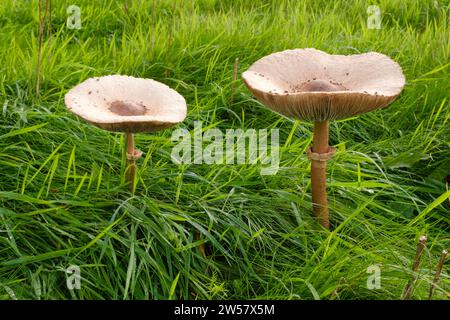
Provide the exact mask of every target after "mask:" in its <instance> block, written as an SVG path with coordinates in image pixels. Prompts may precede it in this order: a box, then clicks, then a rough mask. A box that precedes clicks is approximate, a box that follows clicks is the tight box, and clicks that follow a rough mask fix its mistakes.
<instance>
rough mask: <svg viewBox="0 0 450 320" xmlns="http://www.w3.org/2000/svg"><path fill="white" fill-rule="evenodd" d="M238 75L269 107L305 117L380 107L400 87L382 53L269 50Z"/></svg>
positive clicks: (398, 74)
mask: <svg viewBox="0 0 450 320" xmlns="http://www.w3.org/2000/svg"><path fill="white" fill-rule="evenodd" d="M242 78H243V79H244V82H245V84H246V85H247V87H248V88H249V90H250V91H251V92H252V93H253V94H254V95H255V97H256V98H257V99H258V100H259V101H261V102H262V103H263V104H265V105H267V106H268V107H270V108H271V109H273V110H274V111H276V112H279V113H281V114H283V115H286V116H290V117H294V118H297V119H302V120H310V121H325V120H336V119H344V118H348V117H352V116H354V115H357V114H360V113H364V112H368V111H372V110H374V109H378V108H383V107H386V106H387V105H389V104H390V103H391V102H392V101H394V100H395V98H396V97H397V96H398V95H399V94H400V92H401V91H402V89H403V86H404V85H405V76H404V75H403V73H402V69H401V68H400V66H399V65H398V64H397V63H396V62H394V61H392V60H391V59H390V58H389V57H387V56H385V55H383V54H380V53H376V52H369V53H364V54H356V55H348V56H345V55H332V54H328V53H326V52H323V51H320V50H316V49H294V50H286V51H281V52H276V53H273V54H270V55H268V56H265V57H263V58H261V59H260V60H258V61H256V62H255V63H254V64H253V65H251V66H250V68H249V69H248V70H247V71H245V72H244V73H243V74H242Z"/></svg>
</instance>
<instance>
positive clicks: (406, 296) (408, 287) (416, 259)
mask: <svg viewBox="0 0 450 320" xmlns="http://www.w3.org/2000/svg"><path fill="white" fill-rule="evenodd" d="M426 243H427V237H426V236H421V237H420V238H419V243H418V244H417V249H416V256H415V257H414V263H413V267H412V271H413V276H412V278H411V280H409V282H408V284H407V285H406V288H405V291H404V293H403V300H409V299H411V296H412V294H413V292H414V284H415V283H416V281H417V271H418V270H419V267H420V261H421V259H422V254H423V251H424V249H425V245H426Z"/></svg>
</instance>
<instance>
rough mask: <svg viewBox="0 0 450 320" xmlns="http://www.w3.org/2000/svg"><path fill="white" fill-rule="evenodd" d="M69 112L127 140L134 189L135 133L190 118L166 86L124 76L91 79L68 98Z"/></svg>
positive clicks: (128, 176) (129, 177) (178, 97)
mask: <svg viewBox="0 0 450 320" xmlns="http://www.w3.org/2000/svg"><path fill="white" fill-rule="evenodd" d="M65 103H66V106H67V108H68V109H69V110H70V111H71V112H73V113H74V114H76V115H77V116H79V117H81V118H82V119H84V120H86V121H87V122H89V123H92V124H93V125H95V126H97V127H99V128H102V129H105V130H108V131H113V132H124V133H125V137H126V155H127V174H126V179H127V181H128V182H129V183H130V186H131V190H133V188H134V181H135V175H136V160H137V159H139V158H140V157H141V156H142V152H141V151H139V150H137V149H135V147H134V136H133V134H134V133H137V132H153V131H159V130H163V129H166V128H168V127H171V126H173V125H175V124H177V123H179V122H181V121H183V120H184V118H185V117H186V101H185V100H184V98H183V97H182V96H181V95H180V94H179V93H178V92H176V91H175V90H173V89H171V88H169V87H168V86H166V85H165V84H162V83H160V82H157V81H154V80H151V79H143V78H134V77H129V76H122V75H112V76H104V77H99V78H90V79H87V80H86V81H84V82H82V83H80V84H78V85H77V86H75V87H74V88H72V89H71V90H70V91H69V92H68V93H67V94H66V95H65Z"/></svg>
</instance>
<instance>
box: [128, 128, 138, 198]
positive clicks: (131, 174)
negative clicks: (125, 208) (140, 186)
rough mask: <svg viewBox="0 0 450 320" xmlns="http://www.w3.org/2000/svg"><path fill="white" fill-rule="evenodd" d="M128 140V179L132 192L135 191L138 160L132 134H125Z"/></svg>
mask: <svg viewBox="0 0 450 320" xmlns="http://www.w3.org/2000/svg"><path fill="white" fill-rule="evenodd" d="M125 137H126V139H127V171H126V179H127V181H128V183H129V184H130V188H131V191H133V189H134V179H135V177H136V159H135V150H134V137H133V134H132V133H125Z"/></svg>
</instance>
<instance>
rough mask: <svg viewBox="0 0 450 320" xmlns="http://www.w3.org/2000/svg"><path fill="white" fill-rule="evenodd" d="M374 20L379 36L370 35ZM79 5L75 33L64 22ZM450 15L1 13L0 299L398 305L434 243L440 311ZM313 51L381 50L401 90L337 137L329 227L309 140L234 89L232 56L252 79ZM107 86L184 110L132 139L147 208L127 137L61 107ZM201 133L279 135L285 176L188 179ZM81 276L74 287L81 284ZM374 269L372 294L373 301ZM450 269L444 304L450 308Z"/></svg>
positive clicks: (201, 10) (16, 4)
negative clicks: (271, 59)
mask: <svg viewBox="0 0 450 320" xmlns="http://www.w3.org/2000/svg"><path fill="white" fill-rule="evenodd" d="M42 2H43V3H45V1H42ZM373 4H375V5H378V6H379V8H380V10H381V17H382V20H381V28H380V29H369V28H368V27H367V18H368V13H367V7H368V6H369V5H373ZM70 5H77V6H78V7H79V8H80V19H81V20H80V21H81V28H80V29H71V28H68V26H67V20H68V19H69V18H70V16H71V13H68V12H67V8H68V7H69V6H70ZM449 9H450V5H449V3H448V1H444V0H441V1H432V0H407V1H403V0H389V1H388V0H379V1H362V0H353V1H344V0H340V1H327V0H314V1H313V0H304V1H287V0H272V1H270V0H252V1H250V0H248V1H246V0H235V1H226V0H223V1H219V0H192V1H181V0H174V1H169V0H148V1H145V0H141V1H139V0H124V1H118V0H116V1H107V0H95V1H88V0H64V1H62V0H61V1H52V8H51V22H50V19H49V16H47V20H46V21H47V23H46V24H45V25H44V28H43V29H42V30H41V32H40V31H39V8H38V1H37V0H36V1H30V0H28V1H15V0H2V1H1V2H0V61H1V64H0V298H1V299H399V298H401V297H402V292H403V290H404V288H405V285H406V284H407V282H408V281H409V280H410V279H411V277H412V276H413V273H412V270H411V267H412V263H413V259H414V254H415V251H416V245H417V240H418V238H419V237H420V236H421V235H427V237H428V241H427V245H426V249H425V253H424V255H423V257H422V263H421V266H420V272H419V275H418V281H417V283H416V285H415V290H414V293H413V296H412V298H413V299H427V297H428V290H429V287H430V283H431V281H432V279H433V276H434V269H435V265H436V263H437V261H438V259H439V256H440V254H441V251H442V250H443V249H450V216H449V211H450V191H449V183H450V176H449V174H450V139H449V137H450V124H449V123H450V120H449V118H450V104H449V99H450V98H449V92H450V90H449V89H450V86H449V83H450V81H449V73H450V71H449V70H450V68H449V66H450V30H449V21H450V20H449ZM41 11H43V8H41ZM41 13H42V12H41ZM41 16H42V15H41ZM40 33H41V34H40ZM40 38H41V41H40ZM40 42H41V45H40ZM308 47H314V48H317V49H320V50H323V51H326V52H329V53H335V54H355V53H363V52H370V51H378V52H381V53H383V54H386V55H388V56H390V57H391V58H392V59H393V60H395V61H397V62H398V63H399V64H400V65H401V67H402V69H403V72H404V74H405V76H406V86H405V88H404V90H403V92H402V94H401V95H400V97H399V98H398V99H397V100H396V101H395V102H394V103H393V104H392V105H391V106H389V107H388V108H385V109H381V110H377V111H376V112H371V113H368V114H364V115H361V116H359V117H355V118H351V119H347V120H342V121H337V122H332V123H331V124H330V144H331V145H334V146H335V147H336V148H337V154H336V156H335V157H334V158H333V159H332V160H331V161H329V163H328V179H329V180H328V192H329V202H330V203H329V204H330V214H331V225H332V227H331V229H330V230H325V229H323V228H322V227H320V225H319V224H318V223H317V222H316V221H315V220H314V218H313V217H312V216H311V196H310V176H309V171H310V162H309V161H308V159H307V158H306V156H305V151H306V150H307V148H308V147H309V145H310V143H311V130H312V124H311V123H308V122H302V121H294V120H291V119H287V118H283V117H280V116H279V115H277V114H275V113H273V112H271V111H270V110H268V109H267V108H265V107H264V106H263V105H261V104H260V103H259V102H258V101H257V100H256V99H255V98H254V97H253V96H252V94H251V93H250V92H249V91H248V90H247V88H246V87H245V85H244V84H243V82H242V81H241V79H240V77H239V76H238V78H237V80H233V68H234V64H235V61H236V59H239V64H238V74H240V73H242V72H243V71H245V70H246V69H247V68H248V67H249V66H250V65H251V64H252V63H253V62H254V61H256V60H257V59H259V58H261V57H263V56H265V55H267V54H270V53H272V52H275V51H281V50H284V49H291V48H308ZM108 74H126V75H132V76H135V77H144V78H152V79H155V80H157V81H160V82H162V83H165V84H167V85H169V86H170V87H171V88H174V89H175V90H177V91H178V92H179V93H180V94H182V95H183V96H184V97H185V99H186V101H187V104H188V116H187V118H186V120H185V121H184V122H183V123H181V124H180V125H178V126H177V127H175V128H173V129H169V130H165V131H161V132H158V133H152V134H145V133H144V134H138V135H136V146H137V147H138V148H139V149H140V150H142V151H143V152H144V157H143V158H142V159H141V160H139V163H138V167H139V171H138V182H137V186H136V191H135V193H134V194H133V193H131V192H130V191H129V189H128V188H127V186H126V184H125V181H124V178H123V177H124V170H125V166H126V162H125V157H124V154H123V152H122V150H123V145H124V139H123V136H122V135H120V134H115V133H110V132H107V131H103V130H101V129H98V128H96V127H94V126H92V125H90V124H88V123H86V122H84V121H83V120H81V119H79V118H77V117H76V116H74V115H73V114H71V113H70V112H69V111H68V110H67V108H66V107H65V105H64V95H65V93H66V92H67V91H68V90H69V89H70V88H72V87H73V86H75V85H76V84H78V83H80V82H82V81H84V80H85V79H87V78H89V77H94V76H102V75H108ZM38 79H39V80H38ZM38 81H39V84H38V83H37V82H38ZM195 121H202V124H203V129H204V130H206V129H210V128H217V129H220V130H222V131H225V130H226V129H232V128H233V129H237V128H241V129H244V130H246V129H267V130H270V129H274V128H277V129H279V130H280V131H279V132H280V137H279V138H280V168H279V170H278V172H277V173H276V174H275V175H261V174H260V170H261V166H262V165H261V164H234V165H225V164H221V165H219V164H182V165H180V164H176V163H174V162H173V161H172V159H171V150H172V148H173V147H174V145H175V143H174V141H172V139H171V135H172V132H173V130H175V129H176V128H185V129H187V130H189V131H192V130H193V129H194V122H195ZM70 266H77V267H78V268H79V270H80V276H81V287H80V288H79V289H73V290H69V289H68V287H67V283H66V280H67V277H68V274H67V268H69V267H70ZM374 266H375V267H374ZM373 268H375V269H377V268H378V270H379V271H380V276H381V278H380V286H379V287H377V288H371V287H370V286H368V285H367V282H368V278H369V277H370V276H372V275H373V274H372V273H370V270H374V269H373ZM448 268H449V264H448V262H447V263H446V264H445V265H444V269H443V272H442V275H441V281H440V282H439V285H438V287H437V289H436V292H435V294H434V299H448V298H449V296H450V291H449V290H450V289H449V288H450V277H449V274H448ZM368 270H369V273H368Z"/></svg>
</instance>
